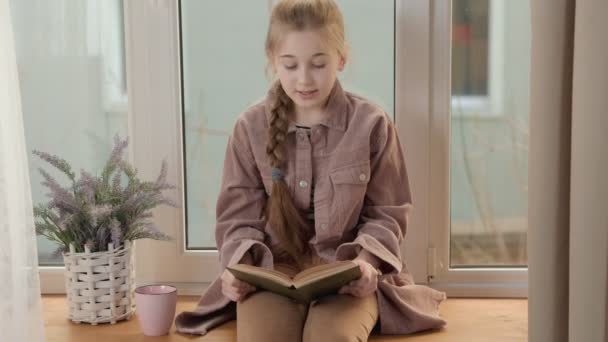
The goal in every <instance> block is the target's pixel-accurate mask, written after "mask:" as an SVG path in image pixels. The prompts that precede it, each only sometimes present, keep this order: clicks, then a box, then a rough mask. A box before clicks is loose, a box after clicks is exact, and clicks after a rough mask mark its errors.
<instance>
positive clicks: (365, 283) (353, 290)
mask: <svg viewBox="0 0 608 342" xmlns="http://www.w3.org/2000/svg"><path fill="white" fill-rule="evenodd" d="M353 262H355V263H357V264H359V268H360V269H361V278H359V279H357V280H353V281H351V282H350V283H348V284H347V285H344V286H342V288H340V291H339V292H338V293H340V294H347V293H348V294H350V295H353V296H355V297H359V298H363V297H367V296H369V295H370V294H372V293H374V291H376V289H377V288H378V271H377V270H376V268H375V267H374V266H373V265H372V264H370V263H369V262H367V261H365V260H361V259H355V260H353Z"/></svg>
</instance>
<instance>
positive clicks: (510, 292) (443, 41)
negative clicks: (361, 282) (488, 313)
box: [428, 0, 528, 298]
mask: <svg viewBox="0 0 608 342" xmlns="http://www.w3.org/2000/svg"><path fill="white" fill-rule="evenodd" d="M433 4H434V7H433V9H432V16H433V19H432V22H433V23H435V25H434V27H433V30H432V32H433V34H432V37H431V42H432V43H431V44H432V50H433V56H432V59H431V63H432V65H431V68H430V70H431V74H432V82H431V83H432V87H431V89H432V94H431V112H430V118H431V119H430V126H429V129H430V131H431V132H432V133H431V138H430V139H429V144H430V148H429V150H430V163H429V170H428V171H429V174H430V178H431V179H432V180H433V181H432V182H431V185H430V198H429V199H430V203H433V205H432V206H430V207H429V208H430V210H429V230H430V240H429V275H428V277H429V279H428V282H429V284H430V285H431V286H432V287H434V288H437V289H439V290H442V291H446V293H447V294H448V296H452V297H518V298H525V297H527V290H528V269H527V268H524V267H521V268H519V267H504V268H489V267H486V268H472V267H471V268H463V267H458V268H450V259H449V258H450V250H449V248H450V221H451V219H450V153H451V152H450V122H451V120H450V119H451V116H450V113H451V108H450V106H451V100H450V99H451V90H450V88H451V80H450V77H451V76H450V75H451V72H450V63H451V10H452V6H451V5H452V2H451V0H436V1H435V2H434V3H433Z"/></svg>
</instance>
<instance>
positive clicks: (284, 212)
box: [266, 81, 312, 267]
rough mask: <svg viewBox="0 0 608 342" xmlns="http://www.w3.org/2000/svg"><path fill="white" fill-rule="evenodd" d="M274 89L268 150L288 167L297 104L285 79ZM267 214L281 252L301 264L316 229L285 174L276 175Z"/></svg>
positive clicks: (273, 162)
mask: <svg viewBox="0 0 608 342" xmlns="http://www.w3.org/2000/svg"><path fill="white" fill-rule="evenodd" d="M273 91H274V93H275V94H276V98H275V101H274V103H272V104H270V106H271V116H270V122H269V129H268V144H267V146H266V154H267V155H268V158H269V159H270V165H271V167H273V168H277V169H280V170H281V171H284V170H285V165H286V162H287V156H286V155H285V140H286V137H287V129H288V127H289V117H288V113H289V112H290V111H291V110H292V108H293V105H294V104H293V101H292V100H291V99H290V98H289V96H288V95H287V94H286V93H285V91H284V90H283V87H282V86H281V82H279V81H277V82H276V84H275V85H274V86H273ZM283 173H284V172H283ZM266 217H267V218H268V222H269V224H270V227H271V229H273V231H274V232H275V233H276V235H277V238H278V240H279V246H280V247H279V248H280V249H279V250H277V253H278V254H279V255H282V256H284V257H290V258H291V259H292V262H294V263H296V264H297V265H298V266H300V267H301V266H302V262H303V257H304V256H305V255H306V254H308V253H309V249H308V248H307V247H308V246H307V244H308V240H309V239H310V237H312V232H311V230H312V229H311V227H310V226H309V224H307V223H306V221H305V220H304V219H303V218H302V215H301V213H300V211H299V210H298V209H297V208H296V206H295V204H294V202H293V198H291V195H290V192H289V187H288V186H287V183H285V180H284V179H283V178H279V179H273V184H272V193H271V194H270V197H269V198H268V202H267V206H266Z"/></svg>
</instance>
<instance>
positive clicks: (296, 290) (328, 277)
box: [227, 260, 361, 303]
mask: <svg viewBox="0 0 608 342" xmlns="http://www.w3.org/2000/svg"><path fill="white" fill-rule="evenodd" d="M227 269H228V270H229V271H230V272H231V273H232V274H233V275H234V277H235V278H237V279H239V280H242V281H244V282H247V283H249V284H251V285H253V286H255V287H257V288H258V289H264V290H268V291H271V292H274V293H277V294H280V295H283V296H286V297H289V298H292V299H295V300H296V301H299V302H301V303H310V302H311V301H313V300H315V299H317V298H319V297H321V296H325V295H328V294H335V293H338V290H339V289H340V288H341V287H342V286H344V285H346V284H348V283H349V282H351V281H352V280H355V279H358V278H360V277H361V270H360V269H359V265H358V264H356V263H354V262H352V261H349V260H344V261H335V262H332V263H329V264H324V265H318V266H314V267H311V268H309V269H306V270H304V271H302V272H300V273H298V274H296V275H295V276H294V277H293V278H290V277H289V276H288V275H286V274H284V273H282V272H279V271H276V270H270V269H266V268H262V267H258V266H251V265H246V264H236V265H233V266H228V267H227Z"/></svg>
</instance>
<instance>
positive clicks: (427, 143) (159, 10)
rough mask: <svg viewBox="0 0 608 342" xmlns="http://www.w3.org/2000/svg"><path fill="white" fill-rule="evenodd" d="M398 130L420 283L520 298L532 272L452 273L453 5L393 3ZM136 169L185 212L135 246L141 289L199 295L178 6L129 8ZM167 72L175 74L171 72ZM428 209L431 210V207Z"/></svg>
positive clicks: (45, 272)
mask: <svg viewBox="0 0 608 342" xmlns="http://www.w3.org/2000/svg"><path fill="white" fill-rule="evenodd" d="M395 5H396V12H395V30H396V31H395V94H396V96H395V124H396V127H397V130H398V134H399V137H400V140H401V143H402V145H403V147H404V153H405V155H406V160H407V166H408V173H409V176H410V183H411V187H412V193H413V198H414V208H415V209H414V211H413V213H412V216H411V217H410V221H409V227H408V232H407V237H406V240H405V243H404V244H403V245H402V256H403V259H404V260H406V261H408V260H413V261H415V262H407V267H408V269H409V271H410V272H411V273H412V275H413V277H414V280H415V281H416V283H419V284H428V285H429V286H431V287H434V288H437V289H440V290H443V291H446V292H447V294H448V296H472V297H484V296H493V297H523V296H525V295H527V269H526V270H496V269H459V270H450V269H447V268H445V267H444V265H449V264H448V263H446V260H449V259H447V258H449V249H448V248H449V224H450V218H449V157H450V156H449V153H450V150H449V134H450V131H449V128H450V127H449V125H450V116H449V113H450V111H451V108H450V95H451V94H450V73H449V71H450V54H451V52H450V46H451V42H450V40H451V35H450V34H451V27H450V26H451V18H450V15H451V12H450V11H451V0H436V1H433V2H429V1H427V0H395ZM123 6H124V19H125V24H124V27H125V48H126V70H127V88H128V99H129V101H128V103H129V115H128V126H129V136H130V139H131V140H130V141H131V144H130V145H129V158H130V161H131V162H132V163H133V164H134V165H135V167H136V168H137V169H138V172H139V174H140V175H141V176H142V177H144V178H150V177H156V176H157V174H158V171H159V168H160V163H161V161H162V159H163V158H166V159H167V161H168V174H167V180H168V182H170V183H173V184H176V185H177V189H175V191H174V192H172V193H170V194H169V195H170V196H172V197H173V198H174V199H176V202H177V203H178V204H179V205H180V208H170V207H168V208H164V207H162V208H157V209H155V210H154V215H155V218H156V220H157V224H158V226H159V227H160V229H161V230H163V231H164V232H165V233H168V234H170V235H172V236H174V237H175V238H176V241H175V242H176V243H164V242H160V241H150V240H138V241H136V243H135V244H134V253H135V275H136V284H138V285H140V284H153V283H163V284H171V285H174V286H176V287H177V288H178V290H179V292H180V294H181V295H199V294H201V293H202V291H204V289H205V288H206V287H207V286H208V285H209V284H210V282H211V281H212V280H213V279H215V277H217V275H218V274H219V259H218V253H217V250H214V251H205V250H195V251H191V250H187V249H186V241H185V238H184V235H183V234H182V232H185V229H186V227H185V203H184V195H185V192H184V186H185V185H184V181H185V180H184V173H183V166H184V160H183V147H184V145H183V129H182V113H181V110H182V93H181V91H182V90H181V84H182V82H181V65H180V63H181V60H180V56H179V53H180V51H181V48H180V45H179V44H180V39H179V30H180V23H179V4H178V3H177V2H175V1H171V0H159V1H146V2H144V1H141V2H132V1H125V2H124V4H123ZM167 66H170V67H167ZM431 204H432V205H431ZM446 257H447V258H446ZM63 270H64V268H63V267H40V275H41V285H42V292H43V293H65V286H64V278H63V277H64V276H63Z"/></svg>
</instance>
